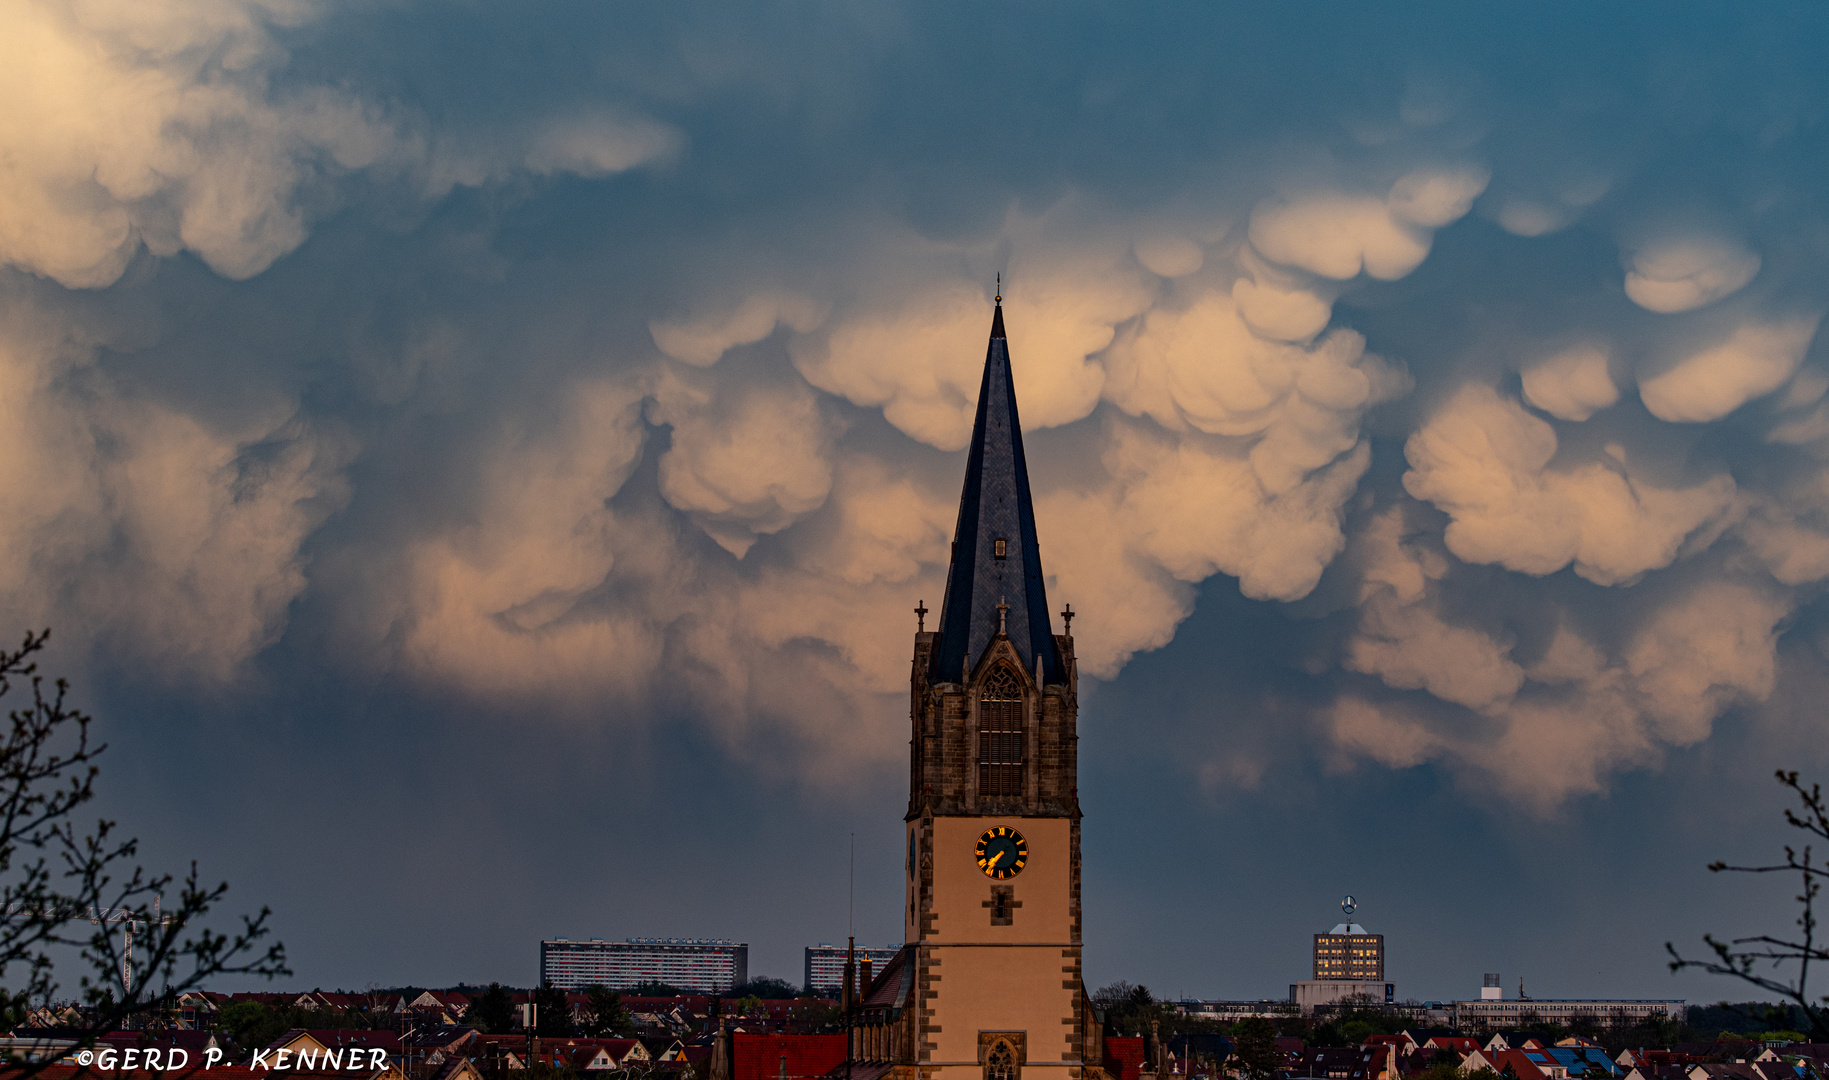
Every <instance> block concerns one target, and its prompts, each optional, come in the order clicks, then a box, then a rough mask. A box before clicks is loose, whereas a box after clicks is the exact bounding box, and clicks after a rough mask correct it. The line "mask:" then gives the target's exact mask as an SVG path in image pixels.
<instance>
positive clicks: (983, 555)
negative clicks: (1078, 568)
mask: <svg viewBox="0 0 1829 1080" xmlns="http://www.w3.org/2000/svg"><path fill="white" fill-rule="evenodd" d="M999 285H1000V286H1001V280H1000V281H999ZM997 299H998V301H999V304H998V307H997V309H996V313H995V314H994V315H993V316H992V319H991V340H990V346H989V348H988V349H987V350H986V352H985V358H984V381H983V384H982V385H981V386H980V387H979V390H978V415H977V418H976V419H975V420H974V421H973V423H972V443H971V450H970V452H969V453H968V454H967V456H966V464H965V489H964V491H963V492H961V494H960V497H959V523H958V525H957V526H956V527H955V529H954V531H953V559H952V566H951V567H950V568H949V569H948V570H947V574H946V597H945V599H944V600H943V601H942V602H941V604H940V626H939V630H938V632H937V637H936V639H935V641H934V651H933V654H932V655H933V666H932V667H931V668H929V672H930V673H931V674H930V677H931V678H932V679H933V681H934V682H964V681H965V680H966V679H967V678H968V677H969V676H970V675H971V673H972V668H973V667H974V666H976V664H977V663H978V661H979V659H980V658H982V657H983V655H984V650H985V648H986V647H987V646H988V645H989V644H990V643H991V640H992V639H993V638H995V637H996V636H997V635H998V634H999V633H1003V634H1007V635H1008V636H1009V639H1010V643H1011V644H1012V645H1014V646H1015V647H1016V651H1017V653H1018V654H1019V655H1020V656H1021V657H1022V662H1023V667H1024V669H1025V670H1032V669H1034V668H1036V667H1037V666H1039V667H1040V668H1041V671H1042V678H1043V681H1045V682H1058V681H1059V680H1060V678H1061V666H1060V658H1059V656H1058V655H1057V654H1056V652H1055V648H1054V633H1053V628H1052V627H1051V626H1050V625H1049V622H1048V597H1047V592H1046V589H1045V587H1044V586H1043V583H1042V581H1043V579H1042V566H1041V547H1040V545H1039V544H1038V543H1037V542H1036V538H1035V506H1034V501H1033V499H1032V498H1031V496H1030V494H1029V467H1028V463H1027V461H1026V460H1025V458H1024V457H1023V449H1022V422H1021V420H1020V419H1019V418H1018V417H1017V414H1016V387H1015V384H1014V381H1013V380H1012V378H1011V374H1010V346H1009V342H1008V341H1007V340H1006V339H1005V338H1004V332H1003V306H1002V303H1001V301H1002V300H1003V296H1002V291H1001V288H1000V289H999V293H998V297H997ZM999 608H1002V609H1003V610H999Z"/></svg>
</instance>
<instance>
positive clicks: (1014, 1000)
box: [853, 296, 1103, 1080]
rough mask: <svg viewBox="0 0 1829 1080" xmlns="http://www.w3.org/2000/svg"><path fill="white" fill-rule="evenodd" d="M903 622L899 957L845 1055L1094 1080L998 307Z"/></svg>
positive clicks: (1023, 467) (1047, 646) (1050, 691)
mask: <svg viewBox="0 0 1829 1080" xmlns="http://www.w3.org/2000/svg"><path fill="white" fill-rule="evenodd" d="M916 614H917V615H919V616H920V617H921V623H920V624H919V629H918V631H917V633H916V634H915V643H914V667H913V674H912V679H911V682H910V703H909V713H910V719H911V722H912V728H913V731H912V738H911V739H910V742H909V798H908V812H907V816H906V824H907V845H908V851H907V886H908V895H907V904H906V907H905V909H904V921H905V935H904V940H905V941H906V942H907V945H906V946H904V948H903V949H902V952H901V954H900V955H899V956H897V957H896V959H895V960H893V961H891V962H890V963H889V964H888V965H887V966H886V967H885V968H884V970H883V972H882V974H881V975H880V976H879V977H878V978H877V979H876V980H874V982H873V984H872V986H871V987H870V988H869V990H868V992H867V993H866V996H865V999H864V1001H863V1002H862V1003H861V1013H860V1019H861V1020H862V1021H863V1022H864V1026H862V1027H860V1028H859V1030H858V1033H857V1036H856V1039H855V1049H854V1054H853V1057H854V1059H855V1060H858V1061H866V1062H880V1063H882V1064H883V1065H885V1066H889V1067H890V1068H889V1069H884V1072H888V1071H891V1069H892V1070H893V1072H894V1073H895V1075H896V1076H897V1077H900V1078H912V1077H915V1076H916V1075H917V1069H918V1076H919V1077H921V1078H922V1080H1025V1074H1027V1075H1026V1080H1082V1078H1089V1077H1094V1076H1102V1071H1101V1070H1100V1069H1098V1066H1099V1065H1100V1064H1101V1059H1102V1058H1103V1048H1102V1045H1101V1043H1100V1039H1099V1032H1098V1025H1097V1024H1095V1023H1093V1022H1092V1014H1091V1009H1090V1007H1089V1005H1088V1002H1087V999H1086V993H1085V987H1084V985H1083V984H1082V982H1081V978H1080V808H1079V799H1078V780H1077V770H1078V736H1077V734H1076V733H1075V725H1076V720H1077V714H1078V696H1077V689H1078V677H1077V674H1076V672H1075V669H1074V658H1073V638H1072V637H1071V636H1070V635H1069V634H1066V633H1062V634H1055V633H1054V632H1053V628H1052V626H1051V624H1050V622H1049V617H1048V599H1047V595H1046V590H1045V587H1044V584H1043V574H1042V565H1041V548H1040V545H1039V544H1038V542H1037V539H1036V534H1035V509H1034V505H1033V502H1032V500H1031V497H1030V493H1029V473H1028V466H1027V463H1026V462H1025V460H1024V457H1023V445H1022V426H1021V424H1020V422H1019V420H1018V418H1017V412H1016V392H1015V386H1014V384H1013V381H1012V379H1011V373H1010V349H1009V342H1008V341H1007V340H1006V339H1005V337H1004V325H1003V307H1002V297H1001V296H999V297H998V307H997V309H996V313H995V314H994V315H993V316H992V320H991V339H990V347H989V349H988V350H987V353H986V355H985V361H984V381H983V384H982V385H981V387H980V389H979V392H978V414H977V418H976V420H975V421H974V423H973V426H972V442H971V451H970V454H969V455H968V457H967V460H966V470H965V488H964V492H963V494H962V495H961V497H960V499H959V520H958V525H957V526H956V528H955V530H954V534H953V548H952V559H951V565H950V567H949V569H948V571H947V578H946V595H945V597H944V598H943V600H942V602H941V606H940V610H939V612H938V616H939V624H938V626H937V627H936V628H935V629H933V630H928V629H926V625H925V620H926V615H927V612H926V609H925V608H920V609H917V612H916ZM1071 618H1072V613H1071V609H1069V610H1068V611H1064V612H1063V613H1062V620H1063V630H1065V629H1067V628H1068V627H1069V625H1070V623H1069V620H1071ZM879 1075H880V1074H879Z"/></svg>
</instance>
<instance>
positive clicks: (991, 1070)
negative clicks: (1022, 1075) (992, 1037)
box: [984, 1039, 1016, 1080]
mask: <svg viewBox="0 0 1829 1080" xmlns="http://www.w3.org/2000/svg"><path fill="white" fill-rule="evenodd" d="M984 1080H1016V1052H1015V1051H1013V1050H1011V1049H1010V1044H1009V1043H1007V1042H1005V1041H1003V1040H1002V1039H999V1040H997V1044H996V1045H995V1046H993V1047H991V1052H990V1053H989V1054H988V1055H986V1056H985V1059H984Z"/></svg>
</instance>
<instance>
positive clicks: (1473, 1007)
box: [1454, 988, 1689, 1030]
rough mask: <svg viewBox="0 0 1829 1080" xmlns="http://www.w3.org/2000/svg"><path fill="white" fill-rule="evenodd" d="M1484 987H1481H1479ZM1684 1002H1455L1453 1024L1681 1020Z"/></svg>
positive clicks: (1515, 1025) (1508, 1025)
mask: <svg viewBox="0 0 1829 1080" xmlns="http://www.w3.org/2000/svg"><path fill="white" fill-rule="evenodd" d="M1482 989H1484V988H1482ZM1688 1007H1689V1003H1688V1002H1687V1001H1669V1000H1652V999H1648V998H1647V999H1640V998H1524V999H1518V998H1511V999H1508V1000H1494V999H1492V998H1486V997H1482V998H1481V999H1480V1000H1479V1001H1457V1002H1455V1003H1454V1024H1455V1027H1457V1028H1460V1029H1462V1030H1466V1029H1468V1028H1480V1027H1484V1028H1500V1029H1516V1028H1523V1027H1529V1026H1530V1025H1531V1024H1532V1023H1533V1022H1535V1021H1539V1020H1541V1021H1544V1022H1547V1023H1553V1024H1563V1025H1567V1024H1568V1022H1569V1021H1570V1020H1574V1019H1576V1018H1578V1017H1580V1018H1591V1019H1593V1020H1596V1021H1598V1022H1600V1023H1602V1024H1615V1025H1617V1024H1630V1023H1634V1022H1637V1021H1641V1020H1647V1019H1651V1018H1653V1017H1656V1018H1659V1019H1671V1020H1681V1019H1683V1017H1684V1016H1685V1015H1686V1012H1685V1010H1686V1009H1688Z"/></svg>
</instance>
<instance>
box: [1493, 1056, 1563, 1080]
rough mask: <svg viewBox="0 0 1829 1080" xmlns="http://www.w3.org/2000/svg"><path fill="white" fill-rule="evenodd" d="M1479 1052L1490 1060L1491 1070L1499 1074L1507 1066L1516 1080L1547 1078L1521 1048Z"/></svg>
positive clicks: (1501, 1073) (1546, 1079)
mask: <svg viewBox="0 0 1829 1080" xmlns="http://www.w3.org/2000/svg"><path fill="white" fill-rule="evenodd" d="M1481 1053H1483V1054H1485V1055H1486V1060H1488V1061H1490V1062H1492V1071H1493V1072H1496V1073H1498V1074H1500V1075H1501V1076H1503V1075H1504V1073H1505V1070H1506V1068H1507V1067H1509V1068H1510V1069H1511V1071H1512V1075H1513V1076H1516V1077H1517V1078H1518V1080H1548V1078H1547V1075H1546V1074H1545V1073H1544V1071H1543V1070H1542V1069H1539V1068H1538V1067H1537V1063H1536V1062H1534V1061H1532V1060H1531V1059H1530V1055H1528V1054H1526V1053H1525V1052H1524V1051H1522V1050H1484V1051H1481Z"/></svg>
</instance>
